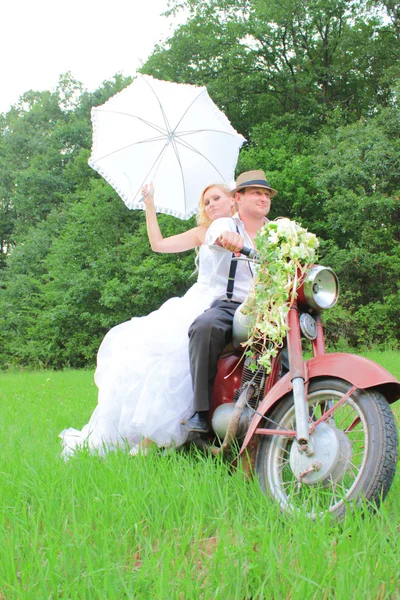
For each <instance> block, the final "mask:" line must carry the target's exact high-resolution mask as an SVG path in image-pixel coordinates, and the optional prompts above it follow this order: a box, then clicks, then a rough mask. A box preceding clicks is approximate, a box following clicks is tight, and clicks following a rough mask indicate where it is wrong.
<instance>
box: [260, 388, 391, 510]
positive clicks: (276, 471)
mask: <svg viewBox="0 0 400 600" xmlns="http://www.w3.org/2000/svg"><path fill="white" fill-rule="evenodd" d="M350 387H351V385H350V384H349V383H348V382H346V381H343V380H341V379H331V378H329V379H319V380H314V381H312V382H311V383H310V385H309V390H308V405H309V415H310V417H309V420H310V426H311V427H312V424H313V423H315V422H316V421H317V420H318V419H319V418H320V417H321V416H322V415H323V414H324V412H326V411H327V410H329V409H330V408H331V407H332V406H334V405H335V404H337V403H338V402H339V400H340V399H341V398H342V397H343V396H344V394H345V393H346V392H348V390H349V389H350ZM266 426H267V427H268V428H269V429H272V428H278V429H287V430H294V429H295V428H296V427H295V414H294V405H293V395H291V394H290V395H288V396H287V397H286V398H284V399H283V400H282V402H281V403H280V404H279V405H278V406H277V407H276V408H275V409H273V411H272V413H271V414H269V415H268V417H267V425H266ZM310 437H311V446H312V447H313V453H312V454H310V455H309V456H307V455H304V454H303V453H300V452H299V449H298V444H297V442H296V441H295V440H293V438H292V437H286V436H282V435H272V436H271V435H269V436H263V437H262V438H261V441H260V444H259V448H258V453H257V458H256V472H257V475H258V478H259V480H260V483H261V486H262V487H263V489H264V491H265V492H267V493H269V494H270V495H271V496H272V498H273V499H274V500H276V501H277V502H279V504H280V506H281V508H282V509H283V510H285V511H288V512H295V511H297V510H301V511H305V512H306V514H307V515H308V516H310V517H312V518H314V517H316V516H317V515H322V514H324V513H330V514H331V515H332V516H334V517H335V518H341V517H342V516H343V514H344V513H345V511H346V508H347V507H348V506H351V505H352V504H354V503H356V504H357V503H359V502H360V501H361V499H363V498H364V499H365V500H367V501H368V503H371V504H372V506H374V505H375V506H379V503H380V501H381V500H382V499H384V498H385V496H386V494H387V493H388V491H389V488H390V485H391V483H392V480H393V477H394V473H395V469H396V463H397V444H398V440H397V429H396V423H395V420H394V416H393V413H392V411H391V410H390V407H389V405H388V403H387V401H386V399H385V397H384V396H383V395H382V394H381V393H380V392H378V391H377V390H374V389H372V390H356V391H355V392H353V393H352V394H351V396H350V397H349V398H348V399H347V400H346V401H345V402H344V403H343V404H342V405H340V406H339V407H338V408H337V410H336V411H335V412H333V413H332V415H331V416H330V417H329V418H328V419H327V420H326V421H325V422H322V423H321V424H320V425H318V426H317V427H316V428H315V431H314V432H313V433H312V435H311V436H310Z"/></svg>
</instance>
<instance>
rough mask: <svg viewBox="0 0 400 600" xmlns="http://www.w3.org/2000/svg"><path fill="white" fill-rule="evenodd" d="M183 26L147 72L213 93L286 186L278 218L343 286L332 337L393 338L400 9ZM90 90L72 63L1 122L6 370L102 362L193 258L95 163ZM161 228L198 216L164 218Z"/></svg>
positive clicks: (234, 5)
mask: <svg viewBox="0 0 400 600" xmlns="http://www.w3.org/2000/svg"><path fill="white" fill-rule="evenodd" d="M181 9H183V10H185V11H186V14H187V15H188V17H187V19H186V21H185V22H184V23H183V24H182V25H181V26H179V27H178V28H177V29H176V30H175V32H174V34H173V35H172V36H171V37H170V39H168V40H167V41H166V42H165V43H164V44H162V45H160V46H157V47H156V48H155V50H154V52H153V54H152V55H151V56H150V58H149V59H148V60H147V62H146V63H145V64H144V66H143V69H142V71H143V72H145V73H149V74H152V75H154V76H156V77H158V78H160V79H167V80H172V81H177V82H187V83H193V84H198V85H206V86H207V89H208V91H209V93H210V95H211V97H212V98H213V99H214V100H215V101H216V103H217V104H218V106H219V107H220V108H221V109H222V110H223V111H224V112H225V113H226V114H227V116H228V117H229V118H230V120H231V121H232V123H233V125H234V126H235V127H236V129H237V130H238V131H240V132H241V133H243V134H245V135H246V136H247V138H248V144H247V145H245V146H244V148H243V149H242V151H241V154H240V157H239V162H238V165H237V173H239V172H241V171H244V170H251V169H263V170H264V171H265V172H266V173H267V176H268V179H269V181H270V183H271V184H272V185H273V187H274V188H276V189H278V191H279V195H278V196H276V197H275V198H274V199H273V202H272V208H271V213H270V217H271V218H272V219H274V218H275V217H289V218H290V219H293V220H295V221H296V222H299V223H300V224H301V225H302V226H303V227H306V228H307V229H308V230H309V231H311V232H313V233H315V234H316V235H317V236H318V238H319V240H320V243H321V246H320V260H321V262H322V263H325V264H327V265H330V266H332V267H333V268H334V269H335V271H336V272H337V274H338V276H339V280H340V284H341V295H340V299H339V303H338V305H337V306H336V307H335V308H334V309H333V310H331V311H328V312H327V313H326V315H325V323H326V332H327V335H328V340H329V341H330V343H332V344H334V345H336V346H337V347H339V346H340V345H342V346H345V345H352V346H370V345H371V344H372V343H375V344H381V345H385V344H389V345H390V346H393V347H395V346H396V344H397V343H398V340H399V334H400V317H399V311H398V305H399V294H400V292H399V284H398V282H399V280H400V277H399V275H400V250H399V242H400V231H399V221H400V208H399V198H400V111H399V105H398V97H399V90H400V87H399V81H400V66H399V65H400V60H399V58H400V56H399V48H400V44H399V43H398V42H399V31H400V29H399V19H398V11H396V7H395V4H394V3H393V2H391V1H390V2H389V1H385V0H383V1H382V0H369V1H368V2H364V1H363V0H352V1H351V2H344V1H343V0H329V1H328V0H313V2H306V1H305V0H299V1H296V2H294V0H289V1H288V2H286V3H285V4H284V5H283V4H282V3H281V2H279V1H278V0H271V1H270V2H264V1H259V0H207V1H205V0H186V1H184V2H182V3H180V2H177V1H176V0H175V1H173V2H172V3H171V8H170V10H171V12H179V10H181ZM131 80H132V79H131V78H125V77H123V76H121V75H116V76H115V77H114V78H113V79H111V80H109V81H105V82H103V84H102V85H101V86H100V88H99V89H98V90H96V91H94V92H91V93H89V92H87V91H85V90H83V89H82V85H81V84H80V83H79V82H77V81H75V80H74V79H73V78H72V77H71V75H70V74H69V73H67V74H65V75H63V76H61V77H60V81H59V84H58V86H57V88H56V90H55V91H53V92H35V91H29V92H26V93H25V94H24V95H23V96H21V98H20V100H19V102H18V103H17V104H16V105H15V106H14V107H13V108H12V109H11V110H10V111H9V112H8V113H7V114H4V115H0V240H1V253H0V366H3V367H4V366H6V365H10V364H17V365H24V366H43V365H45V366H54V367H62V366H65V365H73V366H85V365H88V364H93V363H94V360H95V355H96V351H97V348H98V345H99V343H100V340H101V338H102V337H103V335H104V333H105V332H106V331H107V330H108V329H109V328H110V327H112V326H113V325H115V324H117V323H119V322H122V321H124V320H126V319H129V318H131V317H132V316H136V315H142V314H147V313H148V312H149V311H151V310H153V309H156V308H157V307H158V306H159V305H160V304H161V303H162V302H163V301H164V300H166V299H167V298H168V297H170V296H173V295H181V294H182V293H184V292H185V290H186V289H187V288H188V287H189V285H191V283H192V282H193V281H194V279H191V278H190V274H191V273H192V272H193V270H194V266H193V265H194V254H193V252H189V253H183V254H181V255H171V256H169V255H163V254H162V255H158V254H154V253H153V252H151V250H150V248H149V244H148V241H147V235H146V229H145V221H144V215H143V213H142V212H140V211H133V212H130V211H128V210H127V209H126V207H125V206H124V204H123V203H122V201H121V200H120V199H119V198H118V196H117V195H116V193H115V192H114V191H113V190H112V189H111V187H110V186H109V185H108V184H106V183H105V182H104V181H103V180H102V179H101V178H100V177H99V176H98V175H97V174H96V173H95V172H94V171H93V170H92V169H90V168H89V166H88V164H87V161H88V158H89V155H90V147H91V130H92V129H91V122H90V110H91V108H92V106H95V105H100V104H103V103H104V102H105V101H106V100H107V99H108V98H110V97H111V96H112V95H113V94H115V93H116V92H118V91H120V90H121V89H123V88H124V87H126V86H127V85H128V84H129V83H130V82H131ZM160 225H161V229H162V232H163V234H164V235H171V234H174V233H179V232H181V231H184V230H185V229H187V228H189V227H190V226H192V225H194V222H193V221H192V222H189V223H187V222H186V223H185V222H181V221H177V220H176V219H173V218H172V217H167V216H164V215H162V216H161V217H160Z"/></svg>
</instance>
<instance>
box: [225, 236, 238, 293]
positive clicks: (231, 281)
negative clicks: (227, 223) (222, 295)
mask: <svg viewBox="0 0 400 600" xmlns="http://www.w3.org/2000/svg"><path fill="white" fill-rule="evenodd" d="M236 231H237V232H238V233H240V232H239V227H238V226H237V225H236ZM234 256H235V255H234V254H232V260H231V266H230V268H229V275H228V285H227V286H226V297H227V298H228V300H232V296H233V288H234V286H235V275H236V269H237V265H238V263H237V260H233V258H234Z"/></svg>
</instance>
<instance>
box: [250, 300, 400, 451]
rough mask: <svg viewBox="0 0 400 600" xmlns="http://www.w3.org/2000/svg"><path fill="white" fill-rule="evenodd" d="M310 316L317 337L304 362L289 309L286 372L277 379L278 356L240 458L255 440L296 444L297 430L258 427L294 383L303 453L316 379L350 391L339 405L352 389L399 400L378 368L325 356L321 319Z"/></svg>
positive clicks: (354, 358) (399, 387)
mask: <svg viewBox="0 0 400 600" xmlns="http://www.w3.org/2000/svg"><path fill="white" fill-rule="evenodd" d="M313 316H314V319H315V321H316V324H317V336H316V338H315V340H313V341H312V350H313V358H311V359H309V360H307V361H304V360H303V352H302V345H301V331H300V311H299V307H298V305H297V303H296V302H295V303H293V305H292V306H291V308H290V310H289V316H288V325H289V332H288V336H287V348H288V354H289V365H290V371H289V372H288V373H286V374H285V375H284V376H283V377H282V378H280V379H279V362H280V356H279V355H278V356H277V357H275V358H274V359H273V361H272V364H271V373H270V375H269V377H268V381H267V385H266V389H265V396H264V399H263V400H262V401H261V403H260V404H259V406H258V408H257V412H256V413H255V414H254V416H253V418H252V420H251V421H250V425H249V428H248V430H247V433H246V436H245V438H244V441H243V444H242V447H241V449H240V454H242V453H243V452H244V451H245V450H246V448H247V447H248V446H249V444H250V443H251V442H252V441H254V437H255V436H262V435H284V436H286V437H293V438H296V439H297V440H299V431H298V428H297V431H289V430H282V429H266V428H263V427H260V426H259V425H260V422H261V420H263V419H264V418H265V417H267V416H268V414H269V413H270V412H271V411H272V410H273V409H274V408H275V406H276V405H277V404H278V403H279V402H281V401H282V399H283V398H284V397H285V396H287V395H288V394H290V393H292V392H293V391H294V386H296V381H297V382H299V381H302V382H303V385H304V392H305V393H304V396H303V400H302V401H303V403H304V406H300V409H298V406H297V407H296V398H295V411H296V424H297V415H298V413H299V414H300V418H301V419H302V420H303V422H302V424H301V428H300V437H301V442H302V444H303V446H304V448H305V449H307V445H308V441H309V440H308V436H307V435H305V433H307V434H309V433H310V431H309V424H308V408H307V400H308V386H309V383H310V382H311V381H312V380H313V379H315V378H317V377H334V378H338V379H343V380H344V381H347V382H348V383H350V384H351V387H350V389H349V391H348V393H347V394H345V396H344V397H343V398H342V399H341V401H340V402H341V403H342V402H345V400H347V398H348V397H349V396H350V395H351V394H352V393H353V392H354V391H355V390H356V389H368V388H377V389H379V391H380V392H381V393H382V394H383V395H384V396H385V397H386V399H387V401H388V402H389V403H392V402H395V401H396V400H398V399H399V398H400V382H399V381H398V380H397V379H396V378H395V377H393V375H392V374H391V373H389V372H388V371H387V370H386V369H384V368H383V367H381V366H380V365H378V364H376V363H374V362H373V361H371V360H369V359H367V358H364V357H362V356H358V355H356V354H348V353H344V352H335V353H330V354H327V353H326V348H325V338H324V332H323V327H322V320H321V315H320V314H317V315H313ZM293 382H294V384H293ZM300 402H301V398H300V399H298V401H297V404H298V405H299V404H300ZM332 412H333V411H331V412H330V413H329V415H328V413H326V415H324V417H323V419H326V418H328V417H329V416H330V414H332ZM305 415H306V417H305ZM304 419H306V421H307V432H305V431H304Z"/></svg>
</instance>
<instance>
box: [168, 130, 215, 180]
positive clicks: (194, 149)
mask: <svg viewBox="0 0 400 600" xmlns="http://www.w3.org/2000/svg"><path fill="white" fill-rule="evenodd" d="M176 143H178V144H181V146H183V147H184V148H187V149H188V150H191V151H192V152H194V153H195V154H198V155H199V156H202V157H203V158H204V160H205V161H206V162H208V164H210V165H211V166H212V167H213V168H214V169H215V170H216V172H217V173H218V175H219V176H220V177H222V179H224V176H223V175H222V173H220V171H219V170H218V169H217V167H216V166H215V165H214V164H213V163H212V162H211V161H210V159H208V158H207V156H206V155H205V154H203V153H202V152H200V150H197V148H194V146H191V145H190V144H188V143H187V142H184V141H183V140H179V139H174V149H175V144H176ZM176 153H178V150H177V149H176Z"/></svg>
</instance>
